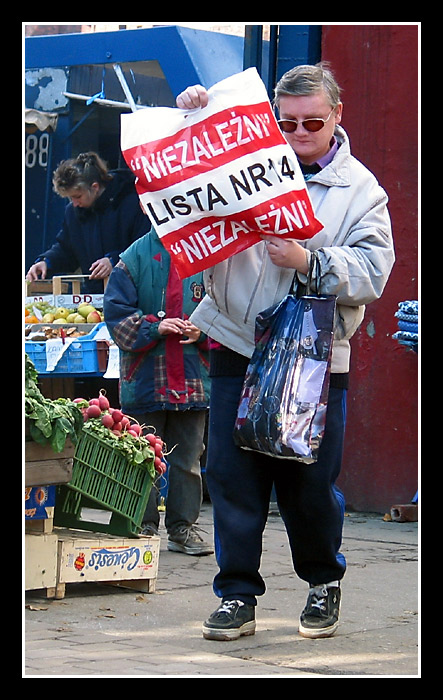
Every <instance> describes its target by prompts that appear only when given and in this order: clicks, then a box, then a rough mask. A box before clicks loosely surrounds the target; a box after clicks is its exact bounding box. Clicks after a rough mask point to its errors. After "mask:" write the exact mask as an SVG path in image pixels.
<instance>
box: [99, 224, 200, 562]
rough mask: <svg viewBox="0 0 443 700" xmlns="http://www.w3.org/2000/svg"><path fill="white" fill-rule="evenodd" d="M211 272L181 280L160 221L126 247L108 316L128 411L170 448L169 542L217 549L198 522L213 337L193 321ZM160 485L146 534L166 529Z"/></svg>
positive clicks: (189, 549)
mask: <svg viewBox="0 0 443 700" xmlns="http://www.w3.org/2000/svg"><path fill="white" fill-rule="evenodd" d="M204 293H205V292H204V286H203V275H202V274H197V275H193V276H192V277H188V278H187V279H184V280H180V279H179V277H178V274H177V272H176V269H175V267H174V266H173V265H172V264H171V259H170V256H169V253H168V252H167V251H166V249H165V248H164V246H163V245H162V243H161V242H160V240H159V237H158V235H157V233H156V231H155V230H154V229H153V228H152V229H151V230H150V231H149V232H148V233H147V234H146V235H145V236H143V237H142V238H140V239H138V240H137V241H135V242H134V243H133V244H132V245H131V246H130V247H129V248H128V249H127V250H125V251H124V252H123V253H122V254H121V255H120V260H119V262H118V263H117V265H116V266H115V268H114V269H113V271H112V273H111V275H110V277H109V282H108V285H107V287H106V291H105V295H104V317H105V321H106V324H107V327H108V329H109V332H110V335H111V337H112V339H113V340H114V342H115V343H116V345H117V346H118V348H119V351H120V382H119V394H120V405H121V409H122V411H123V412H124V413H125V414H127V415H129V416H131V417H133V418H135V419H136V420H137V421H138V422H139V423H140V424H141V425H144V426H145V428H144V430H145V432H155V433H156V434H158V435H160V437H162V439H163V440H164V442H165V443H166V445H167V450H168V452H169V455H168V462H169V473H168V479H169V482H168V493H167V497H166V513H165V527H166V529H167V531H168V549H170V550H172V551H178V552H183V553H185V554H193V555H206V554H212V552H213V548H212V546H210V545H208V544H207V543H206V542H204V541H203V539H202V537H201V536H200V534H199V533H198V528H197V526H196V522H197V520H198V517H199V514H200V507H201V503H202V478H201V468H200V457H201V455H202V454H203V451H204V431H205V422H206V415H207V409H208V405H209V386H210V384H209V381H210V380H209V378H208V352H207V350H208V348H207V343H208V339H207V337H206V336H205V335H204V334H203V333H201V332H200V331H199V330H198V329H197V328H196V327H195V326H194V325H193V324H191V323H190V321H188V318H189V316H190V315H191V313H192V312H193V311H194V310H195V308H196V307H197V305H198V304H199V303H200V301H201V300H202V298H203V296H204ZM158 496H159V490H158V489H157V488H155V486H154V488H153V489H152V491H151V495H150V497H149V501H148V505H147V508H146V512H145V515H144V519H143V523H144V526H143V529H142V533H144V534H158V527H159V511H158Z"/></svg>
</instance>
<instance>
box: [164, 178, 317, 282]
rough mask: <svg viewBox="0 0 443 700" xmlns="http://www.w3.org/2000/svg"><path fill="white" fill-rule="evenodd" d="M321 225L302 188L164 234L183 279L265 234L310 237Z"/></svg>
mask: <svg viewBox="0 0 443 700" xmlns="http://www.w3.org/2000/svg"><path fill="white" fill-rule="evenodd" d="M295 194H296V195H297V200H296V201H295V202H294V195H295ZM250 211H253V212H254V213H253V220H254V221H255V222H256V227H255V228H252V226H251V224H250V223H249V224H248V223H246V220H247V219H248V217H249V222H250V221H251V217H250V215H249V212H250ZM321 229H322V224H321V223H320V222H318V221H316V220H315V219H314V216H313V212H312V206H311V202H310V199H309V196H308V194H307V192H306V191H305V190H300V191H299V192H297V193H294V192H288V193H286V194H284V195H281V196H280V197H274V198H273V199H272V200H270V201H268V202H263V203H261V204H258V205H256V206H254V207H253V208H252V209H251V210H244V211H241V212H238V213H237V214H232V215H231V216H227V217H224V218H223V219H221V218H219V217H211V216H209V217H204V218H202V219H199V220H198V221H194V222H191V223H188V224H186V226H183V227H181V228H179V229H177V230H176V231H173V232H172V233H169V234H166V235H164V236H163V237H162V239H161V241H162V243H163V245H164V246H165V248H166V249H167V250H168V251H169V253H170V255H171V258H172V260H174V264H175V266H176V268H177V270H178V274H179V275H180V277H181V278H182V279H183V278H184V277H189V276H190V275H193V274H195V273H197V272H201V271H202V270H205V269H207V268H208V267H212V266H213V265H215V264H216V263H218V262H220V261H222V260H224V259H225V258H226V257H228V256H231V255H235V254H236V253H239V252H240V251H242V250H246V248H249V247H250V246H251V245H254V244H255V243H258V242H260V241H261V237H260V236H261V235H266V234H278V235H280V236H281V237H282V238H294V239H296V240H306V239H307V238H311V236H312V235H313V233H317V232H318V231H320V230H321ZM228 248H229V251H227V249H228Z"/></svg>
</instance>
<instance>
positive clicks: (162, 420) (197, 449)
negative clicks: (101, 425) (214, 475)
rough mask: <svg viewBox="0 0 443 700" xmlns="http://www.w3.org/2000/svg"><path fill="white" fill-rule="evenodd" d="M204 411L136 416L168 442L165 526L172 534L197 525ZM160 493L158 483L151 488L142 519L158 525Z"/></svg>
mask: <svg viewBox="0 0 443 700" xmlns="http://www.w3.org/2000/svg"><path fill="white" fill-rule="evenodd" d="M206 413H207V411H205V410H197V409H195V410H194V409H189V410H184V411H153V412H152V413H145V414H143V415H138V416H134V418H136V419H137V420H138V421H139V423H140V424H143V423H144V424H145V425H147V426H152V427H154V428H155V433H156V434H157V435H160V437H161V438H162V439H163V441H164V442H165V443H166V446H167V450H168V451H169V450H171V449H172V448H173V447H174V446H175V445H177V446H176V447H175V449H174V450H172V452H171V454H170V455H168V456H167V460H168V463H169V472H168V480H169V483H168V494H167V497H166V512H165V527H166V530H167V531H168V532H169V533H171V532H173V531H174V530H176V529H177V528H179V527H181V526H183V525H186V526H190V525H194V523H196V522H197V520H198V517H199V515H200V508H201V504H202V498H203V489H202V479H201V468H200V457H201V455H202V454H203V451H204V443H203V436H204V431H205V421H206ZM158 494H159V489H157V488H156V485H155V482H154V485H153V487H152V489H151V493H150V496H149V500H148V504H147V506H146V510H145V514H144V516H143V522H144V523H145V522H149V523H153V524H154V525H155V526H156V527H158V525H159V512H158Z"/></svg>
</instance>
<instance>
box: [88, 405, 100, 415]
mask: <svg viewBox="0 0 443 700" xmlns="http://www.w3.org/2000/svg"><path fill="white" fill-rule="evenodd" d="M101 413H102V412H101V410H100V406H97V405H96V404H92V405H91V406H89V407H88V408H87V409H86V415H87V416H88V418H98V417H99V416H101Z"/></svg>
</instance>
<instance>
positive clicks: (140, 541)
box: [54, 528, 160, 598]
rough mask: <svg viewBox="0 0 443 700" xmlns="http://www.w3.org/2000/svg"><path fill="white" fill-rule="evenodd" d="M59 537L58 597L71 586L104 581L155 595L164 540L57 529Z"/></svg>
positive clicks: (104, 582)
mask: <svg viewBox="0 0 443 700" xmlns="http://www.w3.org/2000/svg"><path fill="white" fill-rule="evenodd" d="M54 533H56V535H57V538H58V564H57V584H56V598H63V597H64V595H65V586H66V584H67V583H83V582H100V583H102V584H112V585H116V586H121V587H124V588H132V589H134V590H137V591H142V592H144V593H154V592H155V586H156V581H157V574H158V561H159V554H160V537H144V536H140V537H138V538H124V537H119V536H114V535H108V534H100V533H96V532H84V531H81V530H71V529H67V528H54Z"/></svg>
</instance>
